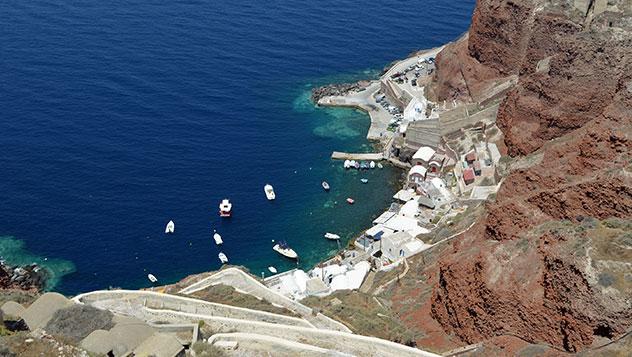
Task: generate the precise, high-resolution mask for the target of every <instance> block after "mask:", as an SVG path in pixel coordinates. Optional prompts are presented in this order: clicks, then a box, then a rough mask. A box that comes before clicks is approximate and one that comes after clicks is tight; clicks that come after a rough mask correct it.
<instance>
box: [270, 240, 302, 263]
mask: <svg viewBox="0 0 632 357" xmlns="http://www.w3.org/2000/svg"><path fill="white" fill-rule="evenodd" d="M272 249H273V250H275V251H276V252H277V253H279V254H281V255H282V256H284V257H287V258H290V259H296V258H298V254H296V252H295V251H294V249H292V248H290V246H289V245H287V243H285V242H279V243H277V244H275V245H274V247H272Z"/></svg>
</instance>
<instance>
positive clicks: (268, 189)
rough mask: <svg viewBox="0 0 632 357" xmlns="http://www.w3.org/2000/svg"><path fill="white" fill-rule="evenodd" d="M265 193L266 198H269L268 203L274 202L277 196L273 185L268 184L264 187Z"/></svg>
mask: <svg viewBox="0 0 632 357" xmlns="http://www.w3.org/2000/svg"><path fill="white" fill-rule="evenodd" d="M263 192H265V193H266V197H267V198H268V201H272V200H274V199H275V198H276V194H275V193H274V187H272V185H270V184H266V185H265V186H263Z"/></svg>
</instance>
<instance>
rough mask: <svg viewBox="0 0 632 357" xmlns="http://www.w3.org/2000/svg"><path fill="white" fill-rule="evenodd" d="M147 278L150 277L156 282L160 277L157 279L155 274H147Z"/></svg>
mask: <svg viewBox="0 0 632 357" xmlns="http://www.w3.org/2000/svg"><path fill="white" fill-rule="evenodd" d="M147 279H149V281H151V282H152V283H155V282H157V281H158V279H156V277H155V276H154V274H147Z"/></svg>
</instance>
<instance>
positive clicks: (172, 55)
mask: <svg viewBox="0 0 632 357" xmlns="http://www.w3.org/2000/svg"><path fill="white" fill-rule="evenodd" d="M474 3H475V1H474V0H464V1H441V0H416V1H405V2H404V1H395V0H385V1H377V2H366V1H350V0H336V1H332V0H322V1H304V0H299V1H288V0H286V1H278V0H271V1H245V0H234V1H199V0H173V1H155V0H125V1H121V0H111V1H96V0H83V1H68V0H55V1H52V0H33V1H23V0H3V1H1V2H0V43H1V44H2V50H1V52H0V134H1V135H0V165H1V166H0V170H1V171H0V172H1V179H0V223H1V224H0V237H2V238H0V255H2V257H3V258H4V259H7V260H9V261H10V262H20V263H24V262H30V261H36V262H38V263H40V264H43V265H45V266H47V267H48V268H49V269H50V270H51V271H52V272H53V274H54V276H55V279H54V280H52V281H51V286H50V288H52V289H54V290H57V291H60V292H62V293H65V294H75V293H78V292H81V291H87V290H94V289H103V288H108V287H124V288H140V287H146V286H149V284H150V283H149V281H147V278H146V276H147V274H148V273H152V274H154V275H155V276H156V277H157V278H158V279H159V281H160V283H169V282H175V281H177V280H179V279H181V278H183V277H184V276H186V275H188V274H192V273H199V272H203V271H209V270H214V269H218V268H219V266H220V265H219V261H218V258H217V254H218V252H219V249H218V248H217V247H216V246H215V244H214V243H213V241H212V238H211V237H212V231H213V229H217V230H218V232H219V233H220V234H222V236H223V238H224V242H225V244H224V246H223V247H222V248H221V250H222V251H223V252H224V253H226V255H227V256H228V257H229V259H230V262H231V263H232V264H236V265H243V266H245V267H247V268H248V269H249V270H250V271H251V272H252V273H253V274H257V275H259V274H261V272H263V271H267V270H266V267H267V266H270V265H272V266H276V267H277V268H278V269H279V270H286V269H290V268H292V267H295V266H296V264H294V263H292V262H290V261H287V260H285V259H284V258H282V257H280V256H279V255H278V254H276V253H275V252H274V251H272V249H271V248H272V240H286V241H287V242H288V243H289V244H290V245H291V246H292V247H293V248H294V249H295V250H296V251H297V252H298V253H299V255H300V258H301V259H300V261H299V264H298V265H299V266H300V267H302V268H306V269H309V268H311V266H313V265H314V264H316V263H317V262H318V261H319V260H321V259H324V258H326V257H328V256H331V255H332V254H335V252H336V251H337V250H338V245H337V244H336V243H335V242H331V241H328V240H326V239H324V238H323V234H324V233H325V232H328V231H329V232H335V233H338V234H340V235H341V236H343V240H342V242H341V244H342V245H346V242H347V241H348V240H349V239H351V238H352V237H353V236H355V235H357V234H358V233H359V232H361V231H362V230H363V229H366V228H368V227H369V226H370V223H371V220H372V218H373V217H375V216H377V215H378V214H380V213H381V212H382V211H383V210H384V208H386V207H387V205H388V204H389V203H390V201H391V196H392V195H393V193H394V192H395V191H396V190H397V181H398V179H399V177H400V172H399V171H397V170H396V169H394V168H390V167H386V168H384V169H383V170H378V169H376V170H372V171H366V172H362V173H359V172H346V171H345V170H343V168H342V164H341V163H340V162H332V161H331V160H330V159H329V156H330V154H331V152H332V151H334V150H343V151H344V150H347V151H371V150H372V146H371V143H369V142H367V141H366V139H365V135H366V131H367V129H368V127H369V119H368V117H367V116H366V115H365V114H363V113H360V112H358V111H354V110H351V109H320V108H315V107H314V106H313V104H312V103H311V102H310V100H309V94H310V89H311V88H312V87H314V86H317V85H322V84H326V83H329V82H338V81H351V80H357V79H362V78H367V77H376V76H377V75H378V74H379V72H380V70H381V69H382V68H383V67H384V66H385V65H387V64H388V63H390V62H392V61H394V60H397V59H400V58H403V57H405V56H406V55H408V54H409V53H411V52H413V51H415V50H419V49H424V48H431V47H435V46H439V45H441V44H443V43H446V42H448V41H451V40H454V39H455V38H457V37H458V36H459V35H461V34H462V33H463V32H464V31H466V30H467V28H468V26H469V22H470V17H471V14H472V10H473V8H474ZM360 178H368V179H369V182H368V184H366V185H363V184H361V183H360ZM322 180H327V181H328V182H329V183H330V184H331V186H332V190H331V192H329V193H326V192H324V191H323V190H322V188H321V186H320V183H321V181H322ZM266 183H271V184H272V185H274V187H275V190H276V193H277V200H276V201H275V202H268V201H267V200H266V199H265V195H264V192H263V186H264V185H265V184H266ZM349 196H350V197H353V198H354V199H355V200H356V204H355V205H353V206H351V205H347V204H346V203H345V202H344V200H345V198H346V197H349ZM222 198H230V199H231V201H232V202H233V204H234V217H232V218H231V219H225V220H220V218H219V217H218V214H217V210H218V203H219V201H221V199H222ZM169 220H174V221H175V225H176V232H175V234H173V235H168V236H167V235H165V234H164V227H165V224H166V223H167V222H168V221H169Z"/></svg>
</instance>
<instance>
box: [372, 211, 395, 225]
mask: <svg viewBox="0 0 632 357" xmlns="http://www.w3.org/2000/svg"><path fill="white" fill-rule="evenodd" d="M396 214H397V213H395V212H391V211H386V212H384V213H382V214H381V215H380V216H379V217H377V218H376V219H375V220H373V224H384V222H386V221H388V220H389V219H391V218H393V216H395V215H396Z"/></svg>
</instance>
